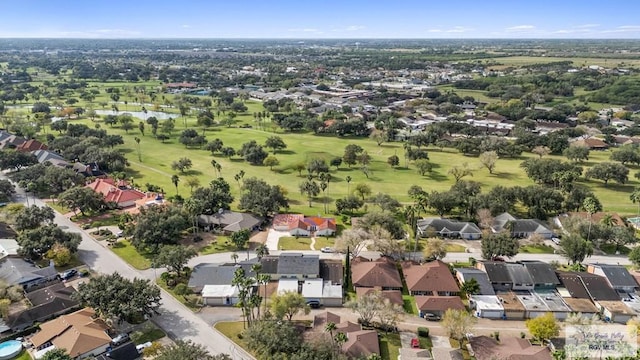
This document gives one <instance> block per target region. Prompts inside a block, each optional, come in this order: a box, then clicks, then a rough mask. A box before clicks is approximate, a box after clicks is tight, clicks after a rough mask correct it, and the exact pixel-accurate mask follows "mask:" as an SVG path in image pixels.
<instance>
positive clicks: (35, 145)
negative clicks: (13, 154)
mask: <svg viewBox="0 0 640 360" xmlns="http://www.w3.org/2000/svg"><path fill="white" fill-rule="evenodd" d="M47 149H48V147H47V145H45V144H43V143H41V142H40V141H38V140H35V139H31V140H27V141H25V142H23V143H22V144H20V145H18V146H16V151H20V152H31V151H35V150H47Z"/></svg>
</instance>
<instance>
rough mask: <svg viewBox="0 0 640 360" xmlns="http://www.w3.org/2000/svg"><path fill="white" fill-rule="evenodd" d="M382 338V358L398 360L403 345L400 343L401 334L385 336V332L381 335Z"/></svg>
mask: <svg viewBox="0 0 640 360" xmlns="http://www.w3.org/2000/svg"><path fill="white" fill-rule="evenodd" d="M379 337H380V356H381V357H382V359H384V360H396V359H398V355H400V348H401V347H402V344H401V343H400V334H393V333H388V334H385V333H383V332H381V333H379Z"/></svg>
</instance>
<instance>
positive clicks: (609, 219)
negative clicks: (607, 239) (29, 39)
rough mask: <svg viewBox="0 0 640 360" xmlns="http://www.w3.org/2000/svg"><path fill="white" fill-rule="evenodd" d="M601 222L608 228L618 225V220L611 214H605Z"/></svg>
mask: <svg viewBox="0 0 640 360" xmlns="http://www.w3.org/2000/svg"><path fill="white" fill-rule="evenodd" d="M600 222H601V223H602V225H604V226H606V227H612V226H615V225H618V220H616V219H615V218H614V217H613V215H611V214H604V216H603V217H602V219H601V220H600Z"/></svg>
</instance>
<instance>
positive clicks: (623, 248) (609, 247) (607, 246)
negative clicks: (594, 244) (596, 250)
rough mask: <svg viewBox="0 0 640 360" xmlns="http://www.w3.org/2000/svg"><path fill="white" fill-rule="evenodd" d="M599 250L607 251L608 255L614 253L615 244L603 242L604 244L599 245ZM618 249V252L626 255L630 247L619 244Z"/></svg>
mask: <svg viewBox="0 0 640 360" xmlns="http://www.w3.org/2000/svg"><path fill="white" fill-rule="evenodd" d="M600 250H602V251H604V252H605V253H607V254H609V255H613V254H615V253H616V246H615V245H613V244H604V245H602V246H600ZM618 251H619V252H620V254H623V255H627V254H629V252H630V251H631V249H629V248H628V247H626V246H620V247H618Z"/></svg>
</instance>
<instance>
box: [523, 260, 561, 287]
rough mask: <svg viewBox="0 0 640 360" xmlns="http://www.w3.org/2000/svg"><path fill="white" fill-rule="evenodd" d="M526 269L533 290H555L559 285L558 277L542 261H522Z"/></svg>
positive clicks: (551, 268) (548, 265)
mask: <svg viewBox="0 0 640 360" xmlns="http://www.w3.org/2000/svg"><path fill="white" fill-rule="evenodd" d="M521 263H522V265H524V267H525V268H526V269H527V271H528V272H529V275H531V279H532V280H533V286H534V288H535V289H555V288H556V286H558V285H560V280H559V279H558V275H556V272H555V270H554V269H553V267H551V265H550V264H548V263H545V262H542V261H522V262H521Z"/></svg>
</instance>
